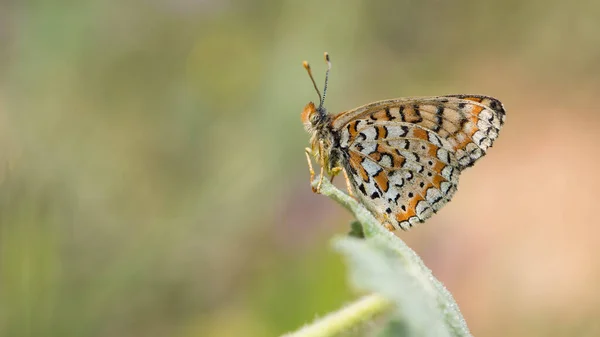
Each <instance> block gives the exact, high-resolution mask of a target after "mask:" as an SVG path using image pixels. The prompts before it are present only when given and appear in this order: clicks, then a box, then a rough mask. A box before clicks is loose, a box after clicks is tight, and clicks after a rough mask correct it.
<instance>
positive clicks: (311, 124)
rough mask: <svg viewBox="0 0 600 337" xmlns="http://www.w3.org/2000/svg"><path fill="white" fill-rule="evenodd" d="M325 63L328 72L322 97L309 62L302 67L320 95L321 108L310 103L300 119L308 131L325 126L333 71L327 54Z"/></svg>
mask: <svg viewBox="0 0 600 337" xmlns="http://www.w3.org/2000/svg"><path fill="white" fill-rule="evenodd" d="M325 62H326V63H327V72H326V73H325V85H324V86H323V95H322V96H321V92H320V91H319V87H317V83H316V82H315V79H314V78H313V75H312V71H311V70H310V65H309V64H308V62H306V61H304V62H303V63H302V65H303V66H304V69H306V71H307V72H308V76H310V80H311V81H312V83H313V86H314V87H315V91H316V92H317V94H318V95H319V106H318V107H315V104H314V103H313V102H310V103H308V104H307V105H306V106H305V107H304V110H302V114H301V115H300V118H301V119H302V123H303V124H304V127H305V128H306V130H307V131H309V132H311V131H312V130H315V129H317V128H318V126H319V125H320V124H323V121H325V120H326V117H327V110H325V106H324V105H323V104H324V103H325V95H326V94H327V81H328V79H329V71H330V70H331V62H330V61H329V54H327V53H325Z"/></svg>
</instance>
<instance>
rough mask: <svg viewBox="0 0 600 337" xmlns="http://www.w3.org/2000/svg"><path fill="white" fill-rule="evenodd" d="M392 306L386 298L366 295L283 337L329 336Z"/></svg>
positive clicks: (352, 326) (337, 333)
mask: <svg viewBox="0 0 600 337" xmlns="http://www.w3.org/2000/svg"><path fill="white" fill-rule="evenodd" d="M392 307H393V303H392V302H391V301H389V300H388V299H386V298H384V297H382V296H380V295H377V294H373V295H367V296H365V297H363V298H361V299H359V300H357V301H356V302H354V303H351V304H349V305H347V306H345V307H344V308H342V309H340V310H338V311H336V312H333V313H330V314H328V315H327V316H325V317H323V318H320V319H318V320H316V321H315V322H313V323H311V324H310V325H307V326H304V327H303V328H301V329H300V330H298V331H296V332H292V333H289V334H286V335H284V336H283V337H330V336H336V335H339V334H341V333H342V332H345V331H348V330H351V329H353V328H355V327H357V326H360V325H362V324H364V323H366V322H369V321H370V320H372V319H373V318H374V317H376V316H378V315H380V314H383V313H385V312H387V311H388V310H389V309H391V308H392Z"/></svg>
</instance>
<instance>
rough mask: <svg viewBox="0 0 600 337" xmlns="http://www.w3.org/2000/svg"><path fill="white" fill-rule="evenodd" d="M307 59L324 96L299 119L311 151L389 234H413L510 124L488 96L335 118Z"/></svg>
mask: <svg viewBox="0 0 600 337" xmlns="http://www.w3.org/2000/svg"><path fill="white" fill-rule="evenodd" d="M325 60H326V62H327V66H328V68H327V73H326V76H325V85H324V88H323V95H322V96H321V93H320V92H319V89H318V87H317V85H316V83H315V80H314V78H313V76H312V73H311V70H310V66H309V65H308V63H307V62H306V61H305V62H304V68H305V69H306V70H307V71H308V74H309V76H310V78H311V80H312V82H313V85H314V87H315V89H316V91H317V93H318V95H319V100H320V102H319V106H318V107H315V104H314V103H313V102H310V103H308V104H307V105H306V107H304V110H303V111H302V114H301V118H302V122H303V123H304V127H305V128H306V130H307V131H308V133H310V135H311V140H310V142H311V148H306V157H307V160H308V164H309V169H310V173H311V182H312V181H313V179H314V171H313V169H312V164H311V160H310V155H311V154H312V155H313V156H314V157H315V158H316V159H317V160H318V161H319V163H320V165H321V177H320V181H319V183H318V184H317V187H316V188H313V191H315V192H317V193H318V192H319V191H320V188H321V182H322V179H323V173H324V170H326V171H327V172H326V173H327V174H328V175H329V176H331V178H332V179H333V177H334V176H335V175H336V174H338V173H339V172H342V173H343V174H344V176H345V178H346V185H347V187H348V192H349V193H350V195H353V194H356V195H357V196H358V198H359V200H360V201H361V202H362V203H363V205H365V206H366V207H367V209H369V210H370V211H371V212H372V213H373V214H374V215H375V217H376V218H377V219H378V220H379V221H380V222H381V223H383V224H384V226H385V227H386V228H388V229H389V230H396V229H399V228H401V229H404V230H406V229H408V228H409V227H412V226H414V225H416V224H417V223H420V222H423V221H425V220H426V219H427V218H429V217H430V216H431V215H432V214H434V213H436V212H437V211H438V210H439V209H440V208H441V207H442V206H444V205H445V204H446V203H447V202H448V201H450V199H451V198H452V196H453V195H454V193H455V192H456V188H457V184H458V178H459V175H460V173H461V172H462V170H464V169H465V168H467V167H469V166H472V165H473V164H474V163H475V162H476V161H477V160H478V159H479V158H481V157H482V156H484V155H485V153H486V151H487V150H488V148H490V147H491V146H492V144H493V142H494V140H495V139H496V138H497V137H498V132H499V131H500V128H501V127H502V125H503V124H504V121H505V118H506V114H505V111H504V107H503V106H502V104H501V103H500V101H498V100H497V99H495V98H492V97H489V96H482V95H447V96H433V97H411V98H397V99H389V100H383V101H377V102H373V103H369V104H367V105H363V106H361V107H358V108H355V109H352V110H349V111H344V112H341V113H339V114H336V115H330V114H328V113H327V111H326V110H325V107H324V106H323V103H324V101H325V95H326V91H327V79H328V76H329V71H330V70H331V62H330V61H329V55H328V54H327V53H325Z"/></svg>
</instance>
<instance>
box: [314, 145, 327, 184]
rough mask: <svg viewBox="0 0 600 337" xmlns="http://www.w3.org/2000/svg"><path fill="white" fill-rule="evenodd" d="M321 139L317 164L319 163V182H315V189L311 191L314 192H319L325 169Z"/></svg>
mask: <svg viewBox="0 0 600 337" xmlns="http://www.w3.org/2000/svg"><path fill="white" fill-rule="evenodd" d="M324 147H325V146H324V145H323V141H322V140H321V141H319V165H321V172H320V173H319V183H318V184H317V189H316V190H314V189H313V191H314V192H315V193H321V184H323V172H324V170H325V151H324Z"/></svg>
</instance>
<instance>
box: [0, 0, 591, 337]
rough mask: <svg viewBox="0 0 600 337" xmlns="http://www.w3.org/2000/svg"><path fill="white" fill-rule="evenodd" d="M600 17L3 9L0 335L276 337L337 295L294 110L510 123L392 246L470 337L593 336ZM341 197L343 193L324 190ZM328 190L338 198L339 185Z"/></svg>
mask: <svg viewBox="0 0 600 337" xmlns="http://www.w3.org/2000/svg"><path fill="white" fill-rule="evenodd" d="M599 13H600V4H599V3H598V2H597V1H577V2H573V3H570V2H565V1H558V0H532V1H517V0H509V1H500V0H496V1H478V0H462V1H439V0H437V1H436V0H427V1H392V0H389V1H377V2H373V1H367V0H345V1H342V0H339V1H328V2H321V1H293V0H291V1H266V0H257V1H242V0H150V1H113V0H107V1H66V0H64V1H53V2H49V1H27V2H25V1H4V2H2V3H0V160H1V161H0V173H1V175H0V177H1V184H0V334H1V335H2V336H62V337H68V336H111V337H115V336H147V337H152V336H181V337H188V336H208V337H212V336H276V335H278V334H281V333H283V332H285V331H288V330H292V329H295V328H297V327H299V326H300V325H302V324H303V323H305V322H307V321H310V320H312V319H313V318H314V317H316V316H318V315H323V314H324V313H326V312H328V311H331V310H334V309H336V308H338V307H340V306H341V305H343V304H344V303H347V302H349V301H351V300H352V299H354V298H355V297H356V294H355V293H354V292H353V290H352V289H351V288H350V287H349V286H348V284H347V281H346V268H345V266H344V263H343V261H342V259H341V258H340V257H339V256H338V255H337V254H336V253H334V252H333V251H332V250H331V249H330V245H329V240H330V239H331V237H332V236H334V235H336V234H343V233H345V232H347V231H348V223H349V222H350V221H351V220H352V218H351V216H350V214H348V213H347V212H346V211H344V210H343V209H341V207H339V206H338V205H337V204H335V203H334V202H333V201H331V200H329V199H327V198H325V197H323V196H319V195H314V194H313V193H312V192H311V190H310V187H309V183H308V171H307V168H306V162H305V157H304V153H303V148H304V147H305V146H307V145H308V135H307V134H306V133H305V132H304V130H303V128H302V125H301V123H300V117H299V114H300V112H301V110H302V108H303V106H304V105H305V104H306V103H307V102H308V101H310V100H315V99H316V94H315V93H314V91H313V88H312V85H311V83H310V81H309V79H308V77H307V76H306V73H305V71H304V69H303V68H302V66H301V62H302V60H304V59H307V60H308V61H310V62H311V63H312V67H313V70H314V72H315V76H316V77H317V81H318V83H319V84H320V85H321V83H322V80H323V74H324V70H325V65H324V63H323V60H322V53H323V52H324V51H328V52H329V53H330V55H331V58H332V61H333V70H332V73H331V78H330V83H329V92H328V99H327V106H328V108H329V110H330V111H332V112H338V111H343V110H347V109H350V108H353V107H355V106H358V105H362V104H365V103H367V102H370V101H374V100H379V99H384V98H394V97H399V96H424V95H440V94H447V93H478V94H488V95H493V96H495V97H498V98H499V99H501V100H502V101H503V102H504V104H505V107H506V110H507V113H508V114H507V123H506V125H505V127H504V129H503V130H502V132H501V133H500V138H499V139H498V141H497V142H496V144H495V146H494V148H493V149H491V150H490V151H489V153H488V156H487V157H486V158H485V159H483V160H481V161H480V162H479V163H478V164H477V165H476V166H475V167H474V168H472V169H469V170H467V171H466V172H465V173H464V174H463V176H462V178H461V184H460V188H459V192H458V193H457V195H456V196H455V198H454V200H453V201H452V202H451V203H450V204H448V205H447V206H446V207H445V208H444V209H443V210H442V211H441V212H440V213H439V214H438V215H436V216H435V217H433V218H432V219H431V220H430V221H428V223H427V224H425V225H422V226H421V227H419V228H418V229H415V230H413V231H410V232H404V233H399V235H400V236H401V237H402V238H403V239H405V240H406V241H407V242H408V243H409V245H410V246H411V247H413V248H414V249H415V250H416V251H417V252H418V253H419V254H420V255H421V256H422V257H423V259H424V260H425V262H426V263H427V264H428V266H429V267H430V268H431V269H432V270H433V271H434V273H435V275H436V276H437V277H438V278H439V279H440V280H441V281H443V282H444V283H445V284H446V285H447V287H448V288H449V289H450V290H451V291H452V293H453V294H454V296H455V298H456V300H457V301H458V303H459V305H460V306H461V309H462V311H463V314H464V315H465V318H466V319H467V322H468V324H469V326H470V328H471V329H472V331H473V333H474V334H475V335H477V336H564V335H577V336H597V335H600V321H599V320H598V317H599V315H600V291H599V290H598V284H600V262H599V261H598V257H599V256H600V244H599V243H600V242H599V241H600V240H599V239H600V226H599V225H600V220H598V207H599V206H598V205H599V203H598V200H599V196H598V191H600V178H599V176H598V166H599V165H600V150H599V147H598V146H599V145H600V133H599V131H598V130H600V111H599V109H598V106H599V105H598V97H599V95H600V20H599V19H598V15H599ZM340 181H341V180H340ZM340 181H338V183H339V182H340Z"/></svg>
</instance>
